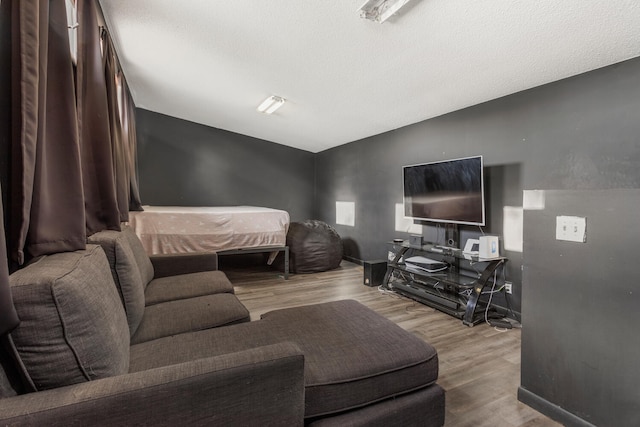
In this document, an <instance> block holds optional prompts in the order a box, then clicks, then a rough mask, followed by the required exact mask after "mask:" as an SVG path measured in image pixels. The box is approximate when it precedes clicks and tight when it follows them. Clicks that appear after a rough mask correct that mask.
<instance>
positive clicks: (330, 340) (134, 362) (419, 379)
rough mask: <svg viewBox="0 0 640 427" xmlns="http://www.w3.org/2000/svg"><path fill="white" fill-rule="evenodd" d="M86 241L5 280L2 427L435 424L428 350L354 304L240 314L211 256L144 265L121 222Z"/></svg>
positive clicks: (440, 407) (432, 359)
mask: <svg viewBox="0 0 640 427" xmlns="http://www.w3.org/2000/svg"><path fill="white" fill-rule="evenodd" d="M90 241H91V242H92V243H95V244H89V245H87V249H86V250H82V251H76V252H69V253H60V254H54V255H49V256H44V257H42V258H40V259H38V260H36V261H35V262H33V263H31V264H30V265H28V266H27V267H25V268H23V269H21V270H19V271H17V272H15V273H13V274H12V275H11V277H10V281H11V286H12V292H13V297H14V300H15V305H16V308H17V310H18V314H19V316H20V319H21V324H20V326H18V328H16V329H15V330H14V331H13V332H12V333H11V334H10V335H9V336H7V337H5V338H4V342H3V348H2V350H1V353H0V362H1V363H2V368H3V369H2V370H1V371H0V393H1V395H2V398H1V399H0V424H1V425H110V426H111V425H178V424H180V425H186V424H189V425H220V426H223V425H230V426H240V425H259V426H268V425H283V426H295V425H312V426H345V425H349V426H365V425H366V426H371V425H372V426H393V425H397V426H411V425H416V426H417V425H420V426H440V425H442V424H443V423H444V392H443V390H442V389H441V388H440V387H439V386H438V385H437V384H436V379H437V375H438V358H437V354H436V351H435V349H434V348H433V347H432V346H430V345H429V344H427V343H425V342H423V341H422V340H420V339H418V338H417V337H415V336H413V335H412V334H410V333H408V332H406V331H404V330H403V329H402V328H400V327H398V326H397V325H395V324H394V323H392V322H391V321H389V320H387V319H385V318H384V317H382V316H380V315H378V314H376V313H375V312H373V311H372V310H370V309H368V308H366V307H365V306H363V305H361V304H360V303H358V302H356V301H352V300H344V301H335V302H330V303H325V304H315V305H308V306H301V307H297V308H290V309H282V310H275V311H272V312H269V313H266V314H264V315H263V316H262V318H261V319H260V320H256V321H252V322H251V321H249V314H248V312H247V310H246V308H244V306H243V305H242V304H241V302H240V301H239V300H238V298H237V297H236V296H235V294H234V293H233V286H231V284H230V283H229V282H228V280H227V279H226V276H225V275H224V274H223V273H222V272H219V271H214V270H211V268H212V267H213V268H215V255H213V256H212V255H207V256H203V255H197V256H194V257H179V258H181V259H180V260H176V258H174V257H159V258H157V259H156V258H153V260H152V259H149V257H148V256H146V254H144V251H142V252H141V251H140V248H141V245H140V246H138V244H139V241H137V238H136V237H135V234H133V233H132V232H131V231H130V230H128V229H126V228H125V229H124V230H123V232H101V233H98V234H97V235H94V236H92V237H91V238H90ZM160 258H165V259H164V260H161V259H160ZM174 267H175V268H176V269H174ZM191 267H193V270H192V269H191ZM173 272H176V273H179V274H172V273H173ZM160 276H162V277H160ZM220 312H222V313H223V314H220Z"/></svg>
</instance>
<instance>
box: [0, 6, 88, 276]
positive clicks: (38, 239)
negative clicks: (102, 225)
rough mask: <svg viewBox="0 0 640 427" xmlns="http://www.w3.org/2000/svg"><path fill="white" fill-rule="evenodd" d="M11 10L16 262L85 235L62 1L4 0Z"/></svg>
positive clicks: (71, 244) (74, 245)
mask: <svg viewBox="0 0 640 427" xmlns="http://www.w3.org/2000/svg"><path fill="white" fill-rule="evenodd" d="M3 1H7V0H3ZM11 12H12V33H11V38H12V40H11V43H12V60H11V68H12V138H11V140H12V141H11V157H12V162H11V169H12V170H11V174H10V181H11V188H10V190H9V192H10V198H9V200H10V203H11V206H10V214H9V218H10V222H9V224H10V233H11V234H10V242H11V246H10V251H11V254H10V256H11V258H12V260H13V261H15V262H17V263H18V264H22V263H23V262H24V260H25V257H31V256H38V255H42V254H47V253H54V252H63V251H73V250H77V249H83V248H84V247H85V242H86V234H85V217H84V197H83V190H82V176H81V173H80V171H81V168H80V152H79V149H78V132H77V126H76V104H75V91H74V79H73V66H72V61H71V54H70V52H69V40H68V31H67V18H66V10H65V4H64V0H51V1H40V0H11Z"/></svg>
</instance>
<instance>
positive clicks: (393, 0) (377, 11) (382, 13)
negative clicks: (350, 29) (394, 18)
mask: <svg viewBox="0 0 640 427" xmlns="http://www.w3.org/2000/svg"><path fill="white" fill-rule="evenodd" d="M407 3H409V0H367V2H366V3H365V4H363V5H362V6H360V9H358V10H359V11H360V17H361V18H364V19H368V20H370V21H374V22H378V23H380V24H382V23H383V22H384V21H386V20H387V19H389V17H390V16H391V15H393V14H394V13H396V12H397V11H398V10H400V8H401V7H402V6H404V5H405V4H407Z"/></svg>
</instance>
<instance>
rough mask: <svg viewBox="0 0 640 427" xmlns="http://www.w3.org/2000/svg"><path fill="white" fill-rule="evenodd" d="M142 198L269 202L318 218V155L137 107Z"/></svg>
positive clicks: (296, 215)
mask: <svg viewBox="0 0 640 427" xmlns="http://www.w3.org/2000/svg"><path fill="white" fill-rule="evenodd" d="M256 114H257V113H256ZM136 127H137V129H136V130H137V136H138V173H139V183H140V198H141V200H142V203H143V204H145V205H156V206H165V205H170V206H234V205H248V206H265V207H270V208H274V209H283V210H286V211H288V212H289V215H290V216H291V220H292V221H302V220H305V219H309V218H311V217H312V216H313V194H314V155H313V154H312V153H309V152H307V151H303V150H297V149H294V148H290V147H286V146H284V145H280V144H274V143H271V142H267V141H263V140H259V139H255V138H251V137H249V136H245V135H239V134H237V133H233V132H227V131H224V130H220V129H215V128H211V127H208V126H203V125H199V124H196V123H193V122H189V121H185V120H181V119H177V118H174V117H170V116H166V115H163V114H159V113H154V112H151V111H148V110H143V109H137V110H136Z"/></svg>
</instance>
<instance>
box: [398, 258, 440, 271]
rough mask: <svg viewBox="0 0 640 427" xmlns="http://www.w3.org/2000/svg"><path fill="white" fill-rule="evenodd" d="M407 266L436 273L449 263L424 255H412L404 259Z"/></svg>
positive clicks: (411, 268)
mask: <svg viewBox="0 0 640 427" xmlns="http://www.w3.org/2000/svg"><path fill="white" fill-rule="evenodd" d="M404 264H405V266H406V267H407V268H408V269H410V270H422V271H426V272H428V273H435V272H437V271H442V270H446V269H447V264H445V263H444V262H442V261H438V260H435V259H431V258H426V257H423V256H412V257H410V258H407V259H405V260H404Z"/></svg>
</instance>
